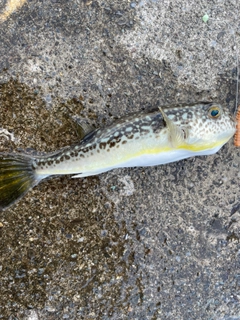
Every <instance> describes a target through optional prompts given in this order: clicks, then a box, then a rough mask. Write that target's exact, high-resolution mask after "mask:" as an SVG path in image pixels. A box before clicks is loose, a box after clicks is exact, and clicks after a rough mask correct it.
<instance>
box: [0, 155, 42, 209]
mask: <svg viewBox="0 0 240 320" xmlns="http://www.w3.org/2000/svg"><path fill="white" fill-rule="evenodd" d="M38 182H39V180H38V179H37V177H36V175H35V171H34V167H33V159H32V158H31V157H29V156H25V155H18V154H1V153H0V211H2V210H4V209H5V208H7V207H8V206H10V205H12V204H13V203H14V202H15V201H17V200H19V199H20V198H22V197H23V196H24V195H25V194H26V193H27V191H28V190H29V189H31V188H32V187H34V186H35V185H36V184H37V183H38Z"/></svg>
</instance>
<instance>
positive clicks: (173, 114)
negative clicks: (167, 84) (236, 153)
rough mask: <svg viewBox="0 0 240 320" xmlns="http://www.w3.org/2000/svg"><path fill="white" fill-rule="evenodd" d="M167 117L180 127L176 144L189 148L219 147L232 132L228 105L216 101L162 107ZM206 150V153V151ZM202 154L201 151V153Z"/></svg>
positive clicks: (232, 120) (215, 148) (233, 121)
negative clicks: (170, 107) (179, 135)
mask: <svg viewBox="0 0 240 320" xmlns="http://www.w3.org/2000/svg"><path fill="white" fill-rule="evenodd" d="M165 113H166V115H167V117H168V118H169V119H170V121H172V123H173V124H174V125H175V127H176V128H178V130H179V129H180V131H181V137H182V138H181V139H180V141H181V142H180V143H179V146H178V147H179V148H182V149H188V150H190V151H201V152H204V151H206V154H210V153H211V150H213V152H212V153H214V152H216V150H219V149H220V148H221V147H222V146H223V145H224V144H225V143H226V142H227V141H228V140H229V139H230V138H231V137H232V136H233V135H234V133H235V131H236V120H235V119H234V116H233V115H232V114H231V112H230V111H229V109H228V108H226V107H223V106H221V105H220V104H218V103H199V104H197V105H193V106H186V107H183V108H182V107H181V108H173V109H172V110H168V111H167V110H166V109H165ZM208 150H209V153H208V152H207V151H208ZM203 154H204V153H203Z"/></svg>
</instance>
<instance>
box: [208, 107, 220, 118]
mask: <svg viewBox="0 0 240 320" xmlns="http://www.w3.org/2000/svg"><path fill="white" fill-rule="evenodd" d="M208 115H209V117H210V118H212V119H217V118H218V117H219V116H220V115H221V111H220V108H219V107H217V106H212V107H211V108H209V110H208Z"/></svg>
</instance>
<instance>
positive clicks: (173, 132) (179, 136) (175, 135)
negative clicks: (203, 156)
mask: <svg viewBox="0 0 240 320" xmlns="http://www.w3.org/2000/svg"><path fill="white" fill-rule="evenodd" d="M159 110H160V112H161V114H162V116H163V119H164V121H165V123H166V126H167V129H168V131H169V141H170V143H171V145H172V147H174V148H177V147H179V146H182V145H184V144H186V138H187V129H186V128H183V127H181V126H178V125H176V124H175V123H174V122H173V121H172V120H171V119H169V118H168V116H167V115H166V113H165V112H164V111H163V109H162V108H159Z"/></svg>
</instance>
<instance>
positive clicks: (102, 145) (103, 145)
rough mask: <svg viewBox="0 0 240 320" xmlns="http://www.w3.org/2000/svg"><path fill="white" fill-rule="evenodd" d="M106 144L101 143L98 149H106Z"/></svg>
mask: <svg viewBox="0 0 240 320" xmlns="http://www.w3.org/2000/svg"><path fill="white" fill-rule="evenodd" d="M106 145H107V144H106V142H101V143H100V144H99V148H100V149H105V148H106Z"/></svg>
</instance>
